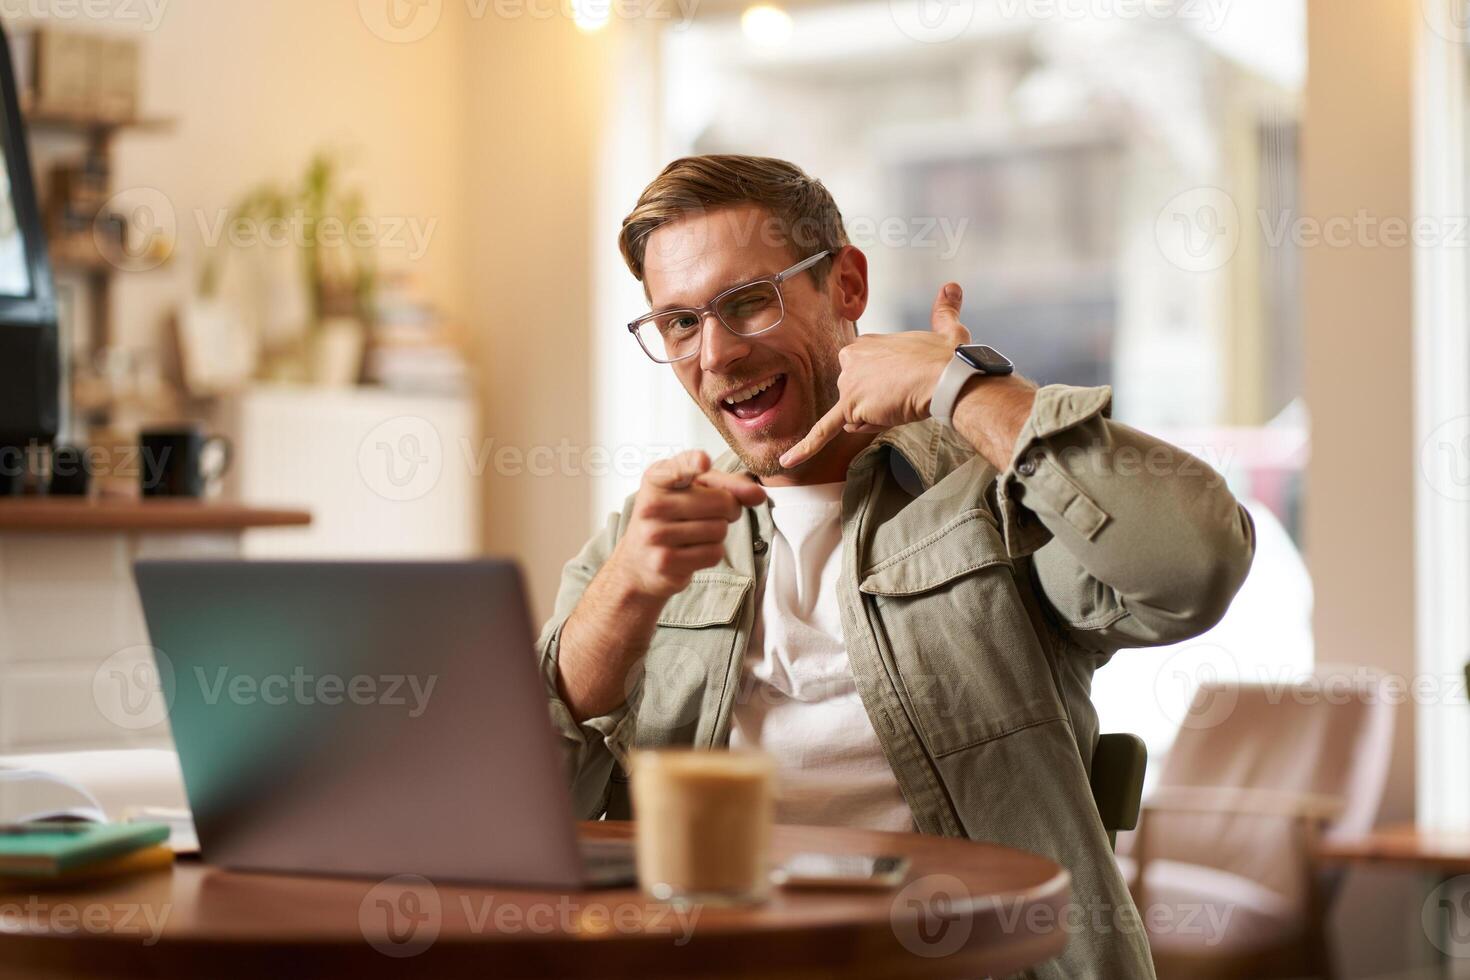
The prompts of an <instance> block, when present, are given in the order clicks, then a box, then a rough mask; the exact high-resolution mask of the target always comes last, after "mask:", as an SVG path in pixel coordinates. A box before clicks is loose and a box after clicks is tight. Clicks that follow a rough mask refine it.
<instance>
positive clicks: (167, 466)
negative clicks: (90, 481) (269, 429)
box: [138, 426, 234, 497]
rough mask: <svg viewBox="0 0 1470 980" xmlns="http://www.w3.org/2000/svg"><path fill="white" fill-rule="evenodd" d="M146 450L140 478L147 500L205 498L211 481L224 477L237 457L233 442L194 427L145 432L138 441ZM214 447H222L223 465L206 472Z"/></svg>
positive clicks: (140, 468)
mask: <svg viewBox="0 0 1470 980" xmlns="http://www.w3.org/2000/svg"><path fill="white" fill-rule="evenodd" d="M138 443H139V446H140V448H141V449H142V458H141V459H140V460H139V465H138V475H139V478H140V479H141V480H142V481H143V496H145V497H202V496H204V491H205V489H206V488H207V487H208V486H209V482H210V481H211V480H217V479H219V478H220V477H221V476H224V474H225V471H226V470H227V469H229V468H230V458H231V456H233V455H234V453H233V450H232V448H231V446H230V440H228V439H226V438H225V437H224V436H206V435H205V434H204V433H203V432H201V431H200V430H199V429H197V428H195V427H193V426H179V427H177V428H166V429H164V428H159V429H145V430H144V431H143V434H142V436H141V437H140V438H139V440H138ZM210 446H218V447H219V462H218V463H217V465H215V466H213V467H212V468H208V469H206V468H205V462H204V456H205V453H206V452H207V451H208V450H209V448H210Z"/></svg>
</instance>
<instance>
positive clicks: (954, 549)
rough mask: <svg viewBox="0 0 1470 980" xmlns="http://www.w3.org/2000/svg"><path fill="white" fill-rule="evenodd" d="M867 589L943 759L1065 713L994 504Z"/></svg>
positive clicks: (911, 550)
mask: <svg viewBox="0 0 1470 980" xmlns="http://www.w3.org/2000/svg"><path fill="white" fill-rule="evenodd" d="M858 589H859V591H861V592H862V593H863V594H864V595H865V596H867V597H869V598H868V601H869V602H871V603H872V605H873V608H874V609H875V610H876V612H877V618H878V620H879V621H880V623H881V628H882V631H883V633H884V634H885V638H886V642H887V643H888V646H889V649H890V650H891V652H892V655H893V659H894V662H895V664H896V665H897V667H898V672H899V679H900V681H901V683H902V684H903V687H904V691H905V693H906V694H907V696H908V699H909V701H910V703H911V705H912V711H913V713H914V716H915V720H916V722H917V724H918V727H919V729H920V733H921V735H922V737H923V738H924V740H925V743H926V744H927V746H928V748H929V751H930V752H931V753H932V754H933V755H934V756H936V757H938V756H942V755H946V754H948V753H951V752H957V751H959V750H961V749H965V748H969V747H970V746H973V745H978V744H980V743H982V742H986V741H989V740H991V739H994V738H1000V737H1002V736H1004V735H1008V734H1010V733H1012V732H1016V731H1020V730H1022V729H1025V728H1028V727H1030V726H1032V725H1036V724H1041V723H1042V722H1046V721H1051V720H1054V719H1057V718H1060V717H1063V716H1064V712H1063V708H1062V704H1061V701H1060V699H1059V698H1058V696H1057V693H1056V687H1055V685H1054V683H1053V681H1052V677H1051V671H1050V668H1049V666H1048V664H1047V661H1046V656H1045V654H1044V653H1043V651H1042V649H1041V645H1040V641H1039V640H1038V639H1037V636H1036V631H1035V629H1034V628H1033V626H1032V624H1031V619H1030V617H1029V616H1028V615H1027V614H1026V608H1025V605H1024V604H1023V602H1022V600H1021V596H1020V594H1019V593H1018V592H1017V587H1016V580H1015V573H1014V568H1013V566H1012V564H1011V560H1010V557H1009V555H1008V554H1007V552H1006V549H1005V542H1004V540H1003V539H1002V537H1001V533H1000V529H999V528H998V527H996V525H995V522H994V521H993V520H992V519H991V517H990V515H989V514H988V513H987V512H986V511H984V510H982V509H974V510H969V511H966V512H964V513H962V514H960V515H958V516H957V517H955V518H954V519H952V520H951V521H949V522H948V523H947V524H945V525H943V526H942V527H940V528H939V529H938V530H936V531H934V532H932V533H930V534H927V535H925V536H924V537H922V538H920V539H919V540H918V541H915V542H914V543H912V544H910V545H908V546H907V547H905V548H903V549H901V550H900V551H898V552H896V553H894V554H892V555H889V556H887V557H885V558H882V559H879V560H877V561H876V562H875V563H873V564H872V565H871V566H870V567H868V569H867V570H866V571H865V572H864V574H863V576H862V577H861V581H860V583H859V586H858Z"/></svg>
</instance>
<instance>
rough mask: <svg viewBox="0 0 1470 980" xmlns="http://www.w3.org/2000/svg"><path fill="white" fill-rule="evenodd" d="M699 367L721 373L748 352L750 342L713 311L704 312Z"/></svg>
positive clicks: (702, 369)
mask: <svg viewBox="0 0 1470 980" xmlns="http://www.w3.org/2000/svg"><path fill="white" fill-rule="evenodd" d="M701 331H702V332H701V334H700V346H699V368H700V370H701V371H711V372H714V373H716V374H723V373H725V372H726V370H727V369H728V368H729V367H730V365H732V364H734V363H736V362H737V361H739V360H740V359H741V358H742V357H744V356H745V355H747V354H749V353H750V342H749V341H747V340H746V339H745V338H744V337H739V336H736V335H735V334H733V333H731V332H730V331H729V330H726V329H725V325H724V324H723V323H721V322H720V319H719V317H717V316H715V314H714V313H713V312H709V313H706V314H705V315H704V320H703V321H702V324H701Z"/></svg>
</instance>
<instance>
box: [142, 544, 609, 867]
mask: <svg viewBox="0 0 1470 980" xmlns="http://www.w3.org/2000/svg"><path fill="white" fill-rule="evenodd" d="M135 575H136V578H137V583H138V591H139V594H140V596H141V598H142V602H143V610H144V614H145V616H146V619H147V622H148V630H149V633H150V635H151V638H152V644H153V646H154V648H155V649H156V651H157V652H158V654H159V656H158V660H159V673H160V677H161V678H162V679H163V680H164V690H165V694H166V696H169V697H171V701H170V711H169V718H170V724H171V727H172V729H173V736H174V742H175V744H176V745H177V747H178V752H179V761H180V763H181V765H182V768H183V774H184V783H185V787H186V788H187V790H188V795H189V802H190V805H191V807H192V808H193V811H194V822H195V826H196V827H197V828H198V831H199V840H200V845H201V850H202V854H203V857H204V859H205V860H206V861H208V862H210V863H213V864H218V865H221V866H224V867H230V868H240V869H259V870H278V871H291V872H323V873H341V874H352V875H373V876H379V875H382V876H387V875H392V874H398V873H416V874H421V875H425V876H427V877H429V878H445V879H463V880H474V881H487V882H496V883H502V884H526V885H541V886H552V887H575V886H576V885H577V884H578V883H579V881H580V878H581V862H580V858H579V854H578V850H577V846H576V836H575V827H574V824H573V821H572V815H571V804H570V801H569V797H568V791H567V787H566V784H565V782H564V779H565V775H564V769H563V760H562V758H561V753H560V750H559V747H558V745H557V744H556V738H555V736H554V734H553V732H552V727H551V721H550V717H549V714H548V708H547V702H546V696H545V693H544V689H543V686H542V681H541V677H540V672H539V670H538V668H537V665H536V662H535V655H534V645H533V637H532V630H531V625H530V622H529V620H528V618H527V611H526V601H525V594H524V589H523V587H522V583H521V578H520V574H519V572H518V571H517V569H516V567H515V566H514V565H513V564H511V563H509V562H500V561H472V562H446V563H437V562H434V563H430V562H424V563H419V562H409V563H371V562H294V561H293V562H256V561H140V562H137V563H136V565H135ZM170 678H171V683H170V680H169V679H170ZM170 688H171V690H170Z"/></svg>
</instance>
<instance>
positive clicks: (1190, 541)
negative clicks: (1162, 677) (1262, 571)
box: [998, 385, 1255, 650]
mask: <svg viewBox="0 0 1470 980" xmlns="http://www.w3.org/2000/svg"><path fill="white" fill-rule="evenodd" d="M1111 399H1112V392H1111V390H1110V389H1109V388H1106V387H1101V388H1073V387H1067V386H1062V385H1052V386H1048V387H1045V388H1042V389H1041V390H1040V391H1038V392H1037V397H1036V403H1035V406H1034V407H1033V409H1032V412H1031V416H1030V418H1029V419H1028V420H1027V422H1026V425H1025V426H1024V427H1023V429H1022V431H1021V434H1020V436H1019V437H1018V438H1017V440H1016V445H1015V449H1014V452H1013V455H1012V459H1011V465H1010V466H1009V468H1008V469H1007V470H1006V472H1005V473H1003V474H1002V475H1001V476H1000V478H999V486H998V500H999V506H1000V512H1001V519H1002V524H1003V526H1004V531H1005V536H1006V543H1007V547H1008V549H1009V550H1010V551H1011V554H1012V557H1017V558H1019V557H1022V556H1026V555H1030V556H1031V557H1032V563H1033V566H1034V569H1035V573H1036V575H1037V577H1038V579H1039V581H1040V585H1041V587H1042V591H1043V592H1044V593H1045V595H1046V597H1047V599H1048V601H1049V602H1050V603H1051V605H1052V606H1053V608H1054V609H1055V610H1056V611H1057V613H1058V615H1059V617H1060V618H1061V620H1062V621H1063V623H1064V624H1065V625H1066V626H1067V627H1068V629H1069V630H1070V631H1072V632H1074V633H1076V634H1079V637H1078V638H1079V640H1081V641H1082V642H1084V643H1085V644H1086V645H1088V646H1091V647H1093V648H1097V649H1102V650H1113V649H1117V648H1119V647H1126V646H1153V645H1158V644H1164V643H1174V642H1178V641H1180V640H1185V639H1188V638H1190V637H1192V636H1197V635H1198V634H1200V633H1202V632H1204V631H1205V630H1207V629H1209V628H1210V627H1211V626H1213V625H1214V624H1215V623H1216V622H1218V621H1219V619H1220V618H1221V617H1222V616H1223V615H1224V614H1225V610H1226V609H1227V608H1229V605H1230V601H1231V600H1232V599H1233V598H1234V596H1235V593H1236V591H1237V590H1239V588H1240V585H1241V583H1242V582H1244V581H1245V576H1246V574H1247V572H1248V571H1249V570H1250V565H1251V559H1252V557H1253V555H1254V551H1255V532H1254V527H1253V526H1252V524H1251V520H1250V517H1249V515H1248V514H1247V513H1246V511H1245V508H1243V507H1242V506H1241V505H1240V504H1239V503H1238V502H1237V501H1236V499H1235V497H1234V496H1233V495H1232V494H1231V493H1230V490H1229V488H1228V487H1227V486H1226V484H1225V479H1224V477H1223V476H1221V475H1220V474H1219V473H1217V472H1216V471H1215V470H1213V469H1211V468H1210V467H1209V466H1207V465H1206V464H1205V463H1204V462H1203V461H1201V460H1200V459H1198V458H1197V457H1195V456H1193V455H1191V454H1190V453H1187V452H1185V451H1184V450H1182V449H1179V448H1178V447H1176V446H1172V445H1170V444H1168V443H1166V442H1164V441H1162V440H1160V439H1156V438H1154V437H1152V436H1149V435H1146V434H1145V433H1142V432H1139V431H1138V430H1136V429H1133V428H1130V427H1128V426H1126V425H1122V424H1121V423H1118V422H1114V421H1113V420H1112V419H1111V418H1109V414H1108V413H1109V409H1110V405H1111Z"/></svg>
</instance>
